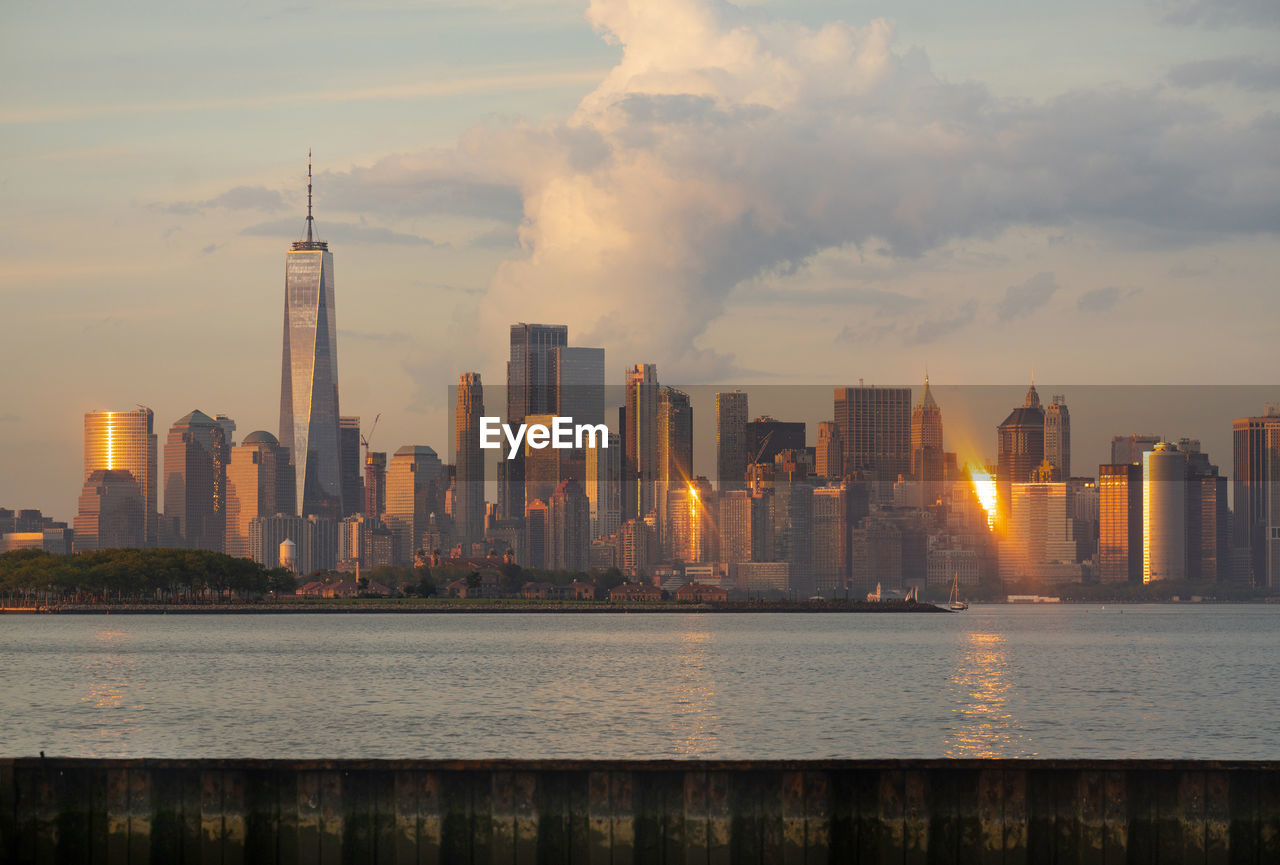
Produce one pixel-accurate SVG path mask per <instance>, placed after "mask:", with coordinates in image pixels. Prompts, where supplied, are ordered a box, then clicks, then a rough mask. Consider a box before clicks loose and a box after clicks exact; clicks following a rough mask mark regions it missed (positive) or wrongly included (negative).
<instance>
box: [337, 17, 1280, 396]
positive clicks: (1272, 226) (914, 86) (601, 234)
mask: <svg viewBox="0 0 1280 865" xmlns="http://www.w3.org/2000/svg"><path fill="white" fill-rule="evenodd" d="M587 15H588V20H589V21H590V23H591V24H592V26H593V27H594V28H595V29H596V31H597V32H598V33H600V35H601V37H602V38H604V39H605V40H606V41H608V42H610V43H613V44H616V45H619V46H621V59H620V60H619V62H618V63H617V65H616V66H615V67H614V68H613V69H611V70H610V71H609V72H608V73H607V74H606V75H605V76H604V77H603V79H602V80H600V82H599V84H598V85H597V86H596V88H595V89H594V90H593V91H591V92H590V93H588V94H587V95H586V96H585V97H583V99H582V100H581V101H580V103H579V104H578V105H577V107H576V109H575V110H574V111H573V112H572V114H571V115H569V116H568V117H567V118H563V119H557V118H550V119H546V120H542V121H540V122H528V121H519V122H509V123H499V122H493V123H488V124H485V125H482V126H479V127H476V128H474V129H472V130H470V131H469V132H468V133H467V134H465V135H464V136H462V138H461V139H460V140H459V141H458V142H457V144H456V146H454V147H452V148H444V149H435V150H429V151H424V152H422V153H418V154H408V155H395V156H389V157H387V158H385V159H382V160H379V161H377V162H375V163H374V164H373V165H370V166H368V167H366V168H358V169H356V170H354V171H351V172H348V173H345V174H335V175H333V176H332V177H331V178H327V179H326V180H325V183H326V187H325V188H326V189H327V190H329V191H328V192H327V193H326V194H331V195H333V196H334V200H335V201H337V202H339V205H340V208H344V209H346V210H349V211H351V212H360V213H370V214H378V215H379V216H381V217H386V218H388V219H390V218H395V217H399V216H403V215H412V214H417V213H423V212H433V211H437V210H439V211H449V212H457V213H463V214H467V215H473V216H477V217H483V218H487V219H492V220H495V221H498V222H502V223H505V224H508V225H513V226H517V225H518V233H519V239H520V252H519V255H512V256H510V257H509V260H507V261H504V262H503V263H502V264H501V265H500V266H499V267H498V269H497V271H496V273H495V275H494V278H493V281H492V284H491V286H490V289H489V291H488V292H487V294H486V296H485V297H484V298H483V299H481V301H480V305H479V309H478V310H477V325H476V326H477V327H478V329H479V331H480V332H485V333H493V332H499V331H500V330H501V329H502V328H503V327H505V326H506V325H507V324H509V323H510V322H512V321H518V320H526V321H551V322H562V323H565V324H568V325H569V328H570V339H571V340H573V341H574V342H575V343H578V344H599V345H604V346H606V348H607V349H608V351H609V352H610V357H612V358H614V359H615V361H616V362H617V363H618V364H626V363H635V362H638V361H654V360H659V361H661V363H662V365H663V366H662V368H661V369H660V370H659V374H660V376H661V377H666V378H680V379H682V380H684V381H686V382H693V383H696V382H698V381H704V380H707V379H708V378H709V377H711V376H720V375H725V374H728V375H729V376H731V375H732V373H733V371H734V370H735V369H737V368H738V364H737V361H736V359H735V358H734V357H732V356H729V355H726V354H722V353H717V352H716V351H715V350H714V349H713V348H711V347H709V346H708V345H707V344H705V343H704V340H706V339H707V333H708V328H709V327H710V325H711V324H712V323H714V322H715V321H717V320H718V319H719V318H721V317H722V316H723V315H724V314H725V312H726V310H727V309H728V308H729V306H730V305H731V304H732V303H736V302H737V294H736V293H737V292H738V291H739V290H740V289H739V286H742V284H743V283H744V282H750V281H752V280H758V279H759V278H760V277H761V275H762V274H769V273H773V272H785V271H786V270H787V268H789V267H794V266H795V265H796V264H797V263H800V262H804V261H807V260H809V259H811V258H812V257H813V256H815V255H818V254H820V253H822V252H823V251H826V250H830V249H837V248H843V247H852V248H857V249H865V250H869V251H871V250H874V251H876V252H875V254H876V255H878V256H880V257H881V258H882V259H884V260H892V261H897V262H903V261H908V262H910V261H917V260H919V259H920V258H921V257H922V256H924V255H925V254H926V253H930V252H931V251H934V250H938V249H940V248H944V247H946V246H947V245H948V244H950V243H952V242H953V241H956V240H960V239H966V238H973V239H979V240H986V239H992V238H996V237H998V236H1000V235H1001V234H1002V233H1003V232H1005V231H1007V230H1009V229H1011V228H1016V227H1023V226H1030V227H1035V228H1043V229H1048V230H1050V231H1053V232H1061V231H1062V230H1063V228H1064V227H1068V228H1069V230H1070V231H1071V232H1072V234H1073V235H1074V234H1084V233H1087V232H1090V231H1102V232H1106V233H1108V234H1114V233H1116V230H1117V229H1123V231H1124V232H1125V235H1126V236H1128V237H1138V238H1143V237H1149V238H1160V239H1163V240H1164V242H1165V243H1168V242H1170V239H1176V240H1177V241H1178V242H1179V243H1181V244H1184V245H1186V246H1191V245H1194V244H1195V243H1196V242H1200V241H1205V240H1216V239H1220V238H1222V237H1225V236H1229V235H1233V234H1267V235H1273V234H1274V233H1275V231H1276V226H1277V225H1280V162H1278V161H1277V157H1276V154H1277V153H1280V124H1276V123H1269V122H1267V120H1266V118H1265V117H1263V118H1260V119H1258V120H1253V121H1250V120H1245V121H1234V120H1229V119H1227V118H1224V117H1223V115H1222V114H1221V113H1219V112H1217V111H1216V110H1214V109H1213V108H1212V107H1210V106H1208V105H1205V104H1204V103H1203V102H1202V101H1201V100H1193V99H1189V98H1184V97H1182V96H1181V95H1180V94H1179V93H1178V92H1177V91H1176V90H1171V89H1169V88H1167V87H1151V88H1148V89H1140V90H1135V89H1126V88H1122V87H1107V88H1102V89H1096V90H1086V91H1077V92H1071V93H1066V94H1063V95H1061V96H1058V97H1056V98H1053V99H1049V100H1047V101H1041V102H1034V101H1026V100H1006V99H1001V98H998V97H996V96H994V95H993V94H992V93H991V92H990V91H989V90H988V89H987V88H986V87H985V86H983V85H981V84H977V83H952V82H948V81H945V80H943V79H941V78H939V77H938V76H937V75H935V74H934V72H933V70H932V68H931V67H930V63H929V60H928V57H927V56H926V55H925V54H924V53H923V51H921V50H919V49H914V48H913V49H908V50H902V49H898V48H896V47H895V45H894V38H893V28H892V27H891V26H890V25H889V24H888V23H886V22H884V21H873V22H871V23H869V24H867V25H866V26H853V25H850V24H846V23H843V22H833V23H827V24H824V25H821V26H816V27H814V26H808V25H805V24H801V23H797V22H793V21H786V20H779V19H775V18H771V17H769V15H770V13H769V12H768V11H766V10H759V9H752V10H750V11H746V12H744V11H742V10H740V9H738V8H736V7H734V6H732V5H730V4H728V3H724V2H717V0H645V2H640V0H595V2H592V4H591V6H590V8H589V10H588V13H587ZM1049 279H1050V280H1051V279H1052V277H1049ZM859 282H864V280H858V279H857V278H856V277H855V278H852V279H849V280H848V282H847V283H846V284H858V283H859ZM1052 290H1056V283H1053V284H1052V286H1050V284H1049V283H1043V282H1040V283H1037V282H1034V281H1033V282H1031V283H1029V284H1027V285H1024V286H1021V287H1014V288H1013V289H1011V293H1009V294H1007V295H1006V297H1005V299H1004V301H1001V302H999V310H998V314H1003V315H1004V316H1005V317H1006V320H1007V319H1012V318H1016V317H1017V316H1020V315H1026V314H1028V313H1030V312H1031V311H1033V310H1034V309H1035V308H1036V307H1038V306H1040V305H1043V303H1045V302H1047V300H1048V298H1049V297H1050V296H1051V295H1052ZM973 299H975V297H974V296H969V295H963V296H956V295H955V294H952V295H951V296H946V297H942V298H939V299H937V301H936V302H935V301H934V300H933V299H932V298H931V299H930V302H931V303H933V304H934V305H935V307H936V308H941V309H946V310H948V312H947V313H945V314H939V315H938V316H937V318H938V321H937V322H932V321H929V320H914V321H913V320H912V319H911V317H910V316H906V317H904V318H902V319H901V320H899V319H893V320H891V321H890V324H889V326H890V327H891V328H892V332H893V333H894V334H895V335H897V336H898V337H899V338H901V339H903V340H905V341H908V342H910V341H912V340H928V339H931V338H932V339H936V338H940V336H938V335H940V334H945V333H947V332H949V331H948V327H949V326H952V325H953V324H954V323H955V322H960V324H959V325H956V326H963V325H964V322H965V321H966V320H968V319H967V318H966V317H967V316H971V315H976V314H977V313H976V311H973V308H971V307H968V306H966V304H967V303H968V301H970V300H973ZM976 299H977V300H978V308H981V306H982V304H983V303H985V302H987V299H986V298H981V297H978V298H976ZM788 300H789V298H788V296H787V295H786V294H785V293H781V292H780V293H779V294H778V296H777V300H776V302H777V303H779V304H785V303H787V302H788ZM852 300H853V301H854V302H857V300H856V298H852ZM917 314H918V313H917ZM877 320H878V319H877ZM949 323H950V324H949ZM726 371H727V373H726Z"/></svg>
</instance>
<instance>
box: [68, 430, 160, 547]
mask: <svg viewBox="0 0 1280 865" xmlns="http://www.w3.org/2000/svg"><path fill="white" fill-rule="evenodd" d="M154 424H155V415H154V413H153V412H152V411H151V409H149V408H137V409H135V410H133V411H92V412H87V413H86V414H85V416H84V479H85V480H86V481H87V480H89V477H90V476H91V475H92V474H93V473H94V472H96V471H100V470H103V469H106V470H109V471H117V470H123V471H127V472H129V473H130V474H131V475H133V479H134V480H135V481H137V482H138V489H139V491H140V493H141V495H142V542H141V543H142V546H148V547H154V546H155V545H156V536H157V529H158V524H159V513H158V511H157V510H156V434H155V430H154Z"/></svg>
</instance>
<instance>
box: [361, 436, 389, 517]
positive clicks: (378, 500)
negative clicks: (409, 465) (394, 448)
mask: <svg viewBox="0 0 1280 865" xmlns="http://www.w3.org/2000/svg"><path fill="white" fill-rule="evenodd" d="M386 511H387V453H386V451H368V450H366V451H365V455H364V515H365V516H366V517H371V518H373V519H375V520H380V519H382V515H383V514H384V513H386Z"/></svg>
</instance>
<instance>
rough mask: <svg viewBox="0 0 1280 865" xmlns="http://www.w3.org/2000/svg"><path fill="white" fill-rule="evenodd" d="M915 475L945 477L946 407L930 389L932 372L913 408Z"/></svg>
mask: <svg viewBox="0 0 1280 865" xmlns="http://www.w3.org/2000/svg"><path fill="white" fill-rule="evenodd" d="M911 477H912V478H914V479H915V480H918V481H941V480H942V409H941V408H939V407H938V401H937V400H935V399H934V398H933V391H932V390H930V389H929V376H927V375H926V376H925V377H924V389H923V390H922V391H920V399H919V400H917V401H916V405H915V408H913V409H912V410H911Z"/></svg>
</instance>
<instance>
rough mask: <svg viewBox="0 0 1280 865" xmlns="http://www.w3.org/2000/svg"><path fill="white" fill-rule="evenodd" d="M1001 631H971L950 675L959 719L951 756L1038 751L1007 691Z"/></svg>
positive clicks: (1008, 682) (951, 738)
mask: <svg viewBox="0 0 1280 865" xmlns="http://www.w3.org/2000/svg"><path fill="white" fill-rule="evenodd" d="M1004 643H1005V638H1004V636H1003V635H1001V634H983V633H973V634H969V635H968V646H967V648H966V650H965V651H964V653H963V654H962V655H961V657H960V658H959V660H958V663H957V665H956V671H955V674H954V676H952V679H951V684H952V692H953V700H954V702H955V708H954V710H953V711H954V712H955V714H956V721H955V724H954V727H953V729H952V732H951V735H950V736H949V737H948V743H947V751H946V755H947V756H948V757H1015V756H1016V757H1034V756H1036V755H1035V752H1034V751H1033V750H1031V749H1030V748H1029V745H1028V742H1027V741H1026V737H1025V736H1024V734H1023V731H1022V728H1021V726H1020V724H1019V721H1018V719H1017V718H1015V717H1014V714H1013V712H1012V709H1011V706H1010V701H1009V691H1010V690H1011V689H1012V688H1013V683H1012V678H1011V676H1010V672H1009V659H1008V656H1007V654H1006V652H1005V645H1004Z"/></svg>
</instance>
